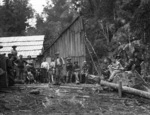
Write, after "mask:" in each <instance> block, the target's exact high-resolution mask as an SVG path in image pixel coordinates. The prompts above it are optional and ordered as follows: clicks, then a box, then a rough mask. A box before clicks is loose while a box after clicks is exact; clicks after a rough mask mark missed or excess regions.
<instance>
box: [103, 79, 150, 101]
mask: <svg viewBox="0 0 150 115" xmlns="http://www.w3.org/2000/svg"><path fill="white" fill-rule="evenodd" d="M101 85H105V86H108V87H111V88H113V89H118V88H119V85H118V84H115V83H110V82H107V81H103V80H101ZM122 92H126V93H130V94H134V95H138V96H141V97H145V98H149V99H150V93H149V92H146V91H142V90H138V89H134V88H131V87H127V86H122Z"/></svg>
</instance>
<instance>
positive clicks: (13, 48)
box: [11, 46, 18, 61]
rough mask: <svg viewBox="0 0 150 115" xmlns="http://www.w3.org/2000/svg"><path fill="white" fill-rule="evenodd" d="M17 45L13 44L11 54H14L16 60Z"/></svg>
mask: <svg viewBox="0 0 150 115" xmlns="http://www.w3.org/2000/svg"><path fill="white" fill-rule="evenodd" d="M16 48H17V46H12V49H11V54H12V55H13V56H14V61H15V60H17V54H18V52H17V50H16Z"/></svg>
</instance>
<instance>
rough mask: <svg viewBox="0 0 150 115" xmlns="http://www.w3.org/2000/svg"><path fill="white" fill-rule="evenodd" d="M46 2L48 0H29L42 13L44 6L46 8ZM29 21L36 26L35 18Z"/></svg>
mask: <svg viewBox="0 0 150 115" xmlns="http://www.w3.org/2000/svg"><path fill="white" fill-rule="evenodd" d="M49 1H50V0H49ZM46 2H47V0H29V3H30V4H31V5H32V8H33V9H34V10H35V11H36V12H37V13H39V14H41V13H42V11H43V8H44V7H43V6H45V5H46ZM28 21H29V24H30V25H31V26H32V27H35V24H36V19H35V18H32V19H29V20H28Z"/></svg>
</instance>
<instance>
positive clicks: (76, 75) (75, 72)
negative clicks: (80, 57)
mask: <svg viewBox="0 0 150 115" xmlns="http://www.w3.org/2000/svg"><path fill="white" fill-rule="evenodd" d="M73 69H74V74H75V79H76V84H79V83H80V80H79V74H80V66H79V65H78V61H75V62H74V67H73Z"/></svg>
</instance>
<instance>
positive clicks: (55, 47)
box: [44, 17, 85, 66]
mask: <svg viewBox="0 0 150 115" xmlns="http://www.w3.org/2000/svg"><path fill="white" fill-rule="evenodd" d="M84 42H85V41H84V31H83V22H82V19H81V17H77V18H76V19H75V20H74V21H73V23H72V24H71V25H70V26H68V28H66V29H65V30H64V31H63V32H62V33H61V34H60V36H59V37H58V38H57V39H56V40H55V41H54V43H53V44H52V45H51V46H50V47H49V49H48V50H46V51H45V52H44V55H45V56H46V57H47V56H50V57H54V56H55V52H57V51H58V52H59V53H60V56H61V57H63V58H64V60H66V58H67V57H71V59H72V62H74V61H78V62H79V64H80V66H81V63H82V62H83V61H84V60H85V44H84ZM47 54H48V55H47ZM46 57H45V58H46Z"/></svg>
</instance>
